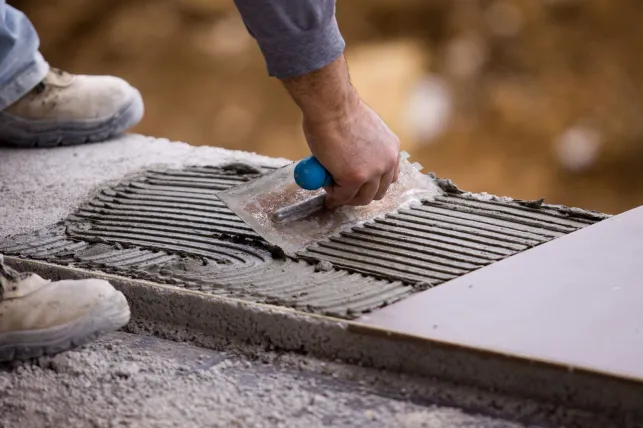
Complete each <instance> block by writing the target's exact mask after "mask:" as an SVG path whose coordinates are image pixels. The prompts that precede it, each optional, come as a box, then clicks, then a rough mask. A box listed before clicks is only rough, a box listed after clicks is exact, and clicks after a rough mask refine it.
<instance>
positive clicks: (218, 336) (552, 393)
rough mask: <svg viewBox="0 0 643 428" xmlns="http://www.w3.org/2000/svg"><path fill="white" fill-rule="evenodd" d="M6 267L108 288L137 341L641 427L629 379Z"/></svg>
mask: <svg viewBox="0 0 643 428" xmlns="http://www.w3.org/2000/svg"><path fill="white" fill-rule="evenodd" d="M5 261H6V262H7V263H8V264H9V265H11V266H12V267H14V268H16V269H19V270H23V271H31V272H36V273H38V274H40V275H42V276H44V277H48V278H51V279H79V278H88V277H94V278H104V279H107V280H109V281H110V282H111V283H112V284H113V285H114V286H115V287H116V288H117V289H119V290H120V291H122V292H123V293H124V294H125V296H126V297H127V299H128V301H129V303H130V306H131V309H132V314H133V317H132V321H131V322H130V325H128V327H127V330H128V331H132V332H135V333H138V334H148V335H155V336H159V337H163V338H166V339H172V340H176V341H189V342H193V343H196V344H198V345H200V346H204V347H209V348H213V349H218V348H222V347H225V346H226V344H229V343H242V344H245V345H251V346H259V347H264V348H268V349H276V350H282V351H289V352H295V353H303V354H306V355H309V356H313V357H316V358H319V359H323V360H329V361H342V362H345V363H348V364H352V365H357V366H365V367H370V368H375V369H383V370H386V371H389V372H395V373H402V374H406V375H411V376H413V377H414V379H417V377H418V376H421V377H425V378H427V380H429V379H430V380H433V379H438V380H440V381H446V382H452V383H455V384H457V385H460V386H463V387H470V388H475V390H476V391H478V392H477V393H474V394H473V395H476V394H477V395H478V396H480V398H479V403H477V404H474V405H473V407H476V408H480V409H484V410H485V411H486V412H487V413H488V412H495V413H498V416H504V417H511V418H514V419H517V420H526V421H529V422H530V423H552V422H555V423H556V425H557V426H561V423H563V424H564V426H566V427H571V426H582V427H588V428H589V427H590V426H594V425H595V422H596V421H599V420H600V422H596V426H600V427H607V426H611V425H612V424H614V426H626V427H637V426H643V399H642V398H643V384H641V383H637V382H633V381H629V380H627V379H618V378H613V377H607V376H603V375H600V374H595V373H589V372H585V371H573V370H567V369H566V368H563V367H559V366H553V365H548V364H543V363H539V362H534V361H527V360H521V359H517V358H510V357H507V356H503V355H498V354H492V353H489V352H481V351H478V350H473V349H465V348H462V347H457V346H453V345H449V344H444V343H437V342H431V341H427V340H422V339H420V338H416V337H411V336H407V335H403V334H399V333H396V332H393V331H386V330H383V329H379V328H374V327H371V326H367V325H363V324H359V323H356V322H352V321H344V320H339V319H333V318H328V317H324V316H320V315H314V314H309V313H303V312H298V311H296V310H293V309H288V308H280V307H274V306H270V305H265V304H258V303H251V302H245V301H241V300H236V299H232V298H228V297H221V296H212V295H208V294H205V293H201V292H198V291H191V290H184V289H177V288H176V287H172V286H166V285H162V284H156V283H152V282H147V281H141V280H131V279H127V278H123V277H118V276H114V275H109V274H102V273H97V272H89V271H85V270H82V269H77V268H69V267H63V266H58V265H52V264H48V263H44V262H35V261H31V260H23V259H19V258H15V257H5ZM480 394H482V395H480ZM485 394H492V395H491V396H486V395H485ZM494 394H500V396H501V397H502V400H505V401H506V400H509V402H511V401H512V400H513V401H514V402H515V401H516V400H519V401H520V402H521V403H523V404H524V403H525V401H524V400H536V401H537V402H538V403H539V404H538V408H539V410H538V411H537V412H534V410H533V409H534V407H533V405H532V406H523V405H520V404H515V405H513V406H509V407H507V406H502V405H499V404H498V401H497V399H494V398H493V397H494ZM507 394H511V395H512V396H513V397H507ZM483 397H484V398H483ZM427 399H430V400H434V399H435V397H427ZM449 399H454V400H455V402H453V403H445V404H450V405H459V406H465V407H471V406H472V403H471V402H468V403H458V402H457V401H458V400H459V398H458V397H455V396H453V397H450V398H449ZM543 409H548V410H545V411H543ZM596 418H598V419H596ZM581 421H582V422H581ZM590 421H591V422H590ZM608 422H609V423H608ZM639 423H641V425H637V424H639ZM606 424H608V425H606Z"/></svg>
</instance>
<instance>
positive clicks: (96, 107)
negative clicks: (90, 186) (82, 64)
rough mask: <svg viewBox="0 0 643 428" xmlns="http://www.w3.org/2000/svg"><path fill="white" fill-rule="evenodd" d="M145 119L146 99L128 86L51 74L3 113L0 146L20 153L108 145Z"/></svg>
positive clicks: (120, 82)
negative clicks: (106, 142)
mask: <svg viewBox="0 0 643 428" xmlns="http://www.w3.org/2000/svg"><path fill="white" fill-rule="evenodd" d="M142 117H143V100H142V98H141V94H140V93H139V92H138V90H136V89H135V88H133V87H132V86H130V85H129V84H128V83H127V82H125V81H124V80H122V79H120V78H117V77H112V76H85V75H73V74H69V73H66V72H64V71H61V70H58V69H56V68H51V69H50V70H49V73H48V74H47V76H46V77H45V79H44V80H43V81H42V82H40V83H39V84H38V85H36V87H35V88H33V89H32V90H31V91H30V92H29V93H28V94H27V95H25V96H24V97H22V98H20V99H19V100H18V101H16V102H15V103H13V104H11V105H10V106H9V107H7V108H6V109H4V110H3V111H0V141H1V142H4V143H7V144H11V145H14V146H18V147H51V146H62V145H73V144H82V143H87V142H92V141H103V140H106V139H109V138H110V137H113V136H116V135H118V134H121V133H123V132H125V131H126V130H127V129H129V128H131V127H132V126H134V125H136V124H137V123H138V122H139V121H140V120H141V118H142Z"/></svg>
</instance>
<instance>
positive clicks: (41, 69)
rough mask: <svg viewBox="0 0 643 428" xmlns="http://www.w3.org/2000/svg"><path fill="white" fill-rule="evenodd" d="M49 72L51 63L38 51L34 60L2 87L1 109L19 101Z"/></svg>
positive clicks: (0, 93)
mask: <svg viewBox="0 0 643 428" xmlns="http://www.w3.org/2000/svg"><path fill="white" fill-rule="evenodd" d="M48 72H49V63H47V61H45V59H44V58H43V56H42V54H41V53H40V52H36V53H35V55H34V59H33V61H32V62H31V63H30V64H29V65H28V66H27V67H25V68H24V69H23V70H21V71H20V72H18V73H16V75H15V76H13V78H11V81H10V82H9V83H8V84H6V85H3V87H2V89H0V110H4V109H5V108H7V107H9V106H10V105H11V104H13V103H14V102H16V101H18V100H19V99H20V98H22V97H23V96H24V95H26V94H27V93H28V92H29V91H31V90H32V89H33V88H35V87H36V85H37V84H38V83H40V82H42V80H43V79H44V78H45V76H46V75H47V73H48Z"/></svg>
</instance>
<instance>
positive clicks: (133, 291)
mask: <svg viewBox="0 0 643 428" xmlns="http://www.w3.org/2000/svg"><path fill="white" fill-rule="evenodd" d="M229 161H244V162H250V163H258V164H263V165H271V166H279V165H283V164H285V162H286V161H285V160H283V159H281V160H279V159H269V158H265V157H261V156H257V155H253V154H247V153H239V152H230V151H225V150H222V149H217V148H212V147H199V148H197V147H191V146H188V145H186V144H183V143H171V142H169V141H165V140H156V139H151V138H147V137H142V136H127V137H123V138H121V139H119V140H115V141H110V142H106V143H102V144H94V145H91V146H81V147H62V148H55V149H48V150H16V149H4V148H0V195H1V196H2V200H3V204H2V205H0V239H2V238H5V237H7V236H10V235H14V234H20V233H27V232H35V231H37V230H39V229H41V228H43V227H46V226H50V225H53V224H55V223H56V222H58V221H60V220H62V219H63V218H65V217H66V216H67V215H69V214H70V213H71V212H72V211H73V210H75V209H76V208H78V206H79V205H80V204H81V203H82V202H83V201H84V200H86V198H87V197H89V196H91V195H93V194H95V192H96V191H97V190H98V189H100V188H101V187H102V186H106V185H111V184H113V183H114V182H116V181H119V180H121V179H123V177H124V176H127V175H129V174H133V173H136V172H138V171H140V170H141V169H143V168H150V167H158V166H167V167H179V166H184V165H217V164H221V163H223V162H229ZM32 267H38V269H40V270H39V272H40V273H41V274H42V273H43V272H44V274H46V275H49V276H51V277H52V278H54V279H55V278H56V277H57V275H60V276H63V274H64V275H80V276H83V275H95V274H97V273H95V272H94V273H78V272H66V271H65V270H64V268H59V267H56V266H51V265H49V266H46V265H44V264H42V263H39V264H34V265H32ZM44 274H43V275H44ZM113 281H114V283H115V284H117V285H118V287H123V291H124V292H125V293H126V296H128V298H129V299H130V304H131V305H132V308H133V318H134V320H133V322H132V323H131V325H130V326H128V328H127V330H128V331H129V332H134V333H137V334H135V335H131V334H125V333H117V334H114V335H110V336H109V337H106V338H103V339H102V340H100V341H98V342H96V343H94V344H91V345H88V346H86V347H85V348H83V349H80V350H77V351H73V352H69V353H67V354H64V355H61V356H58V357H56V358H53V359H41V360H39V361H37V362H30V363H20V364H16V365H14V366H9V367H3V368H2V370H1V371H0V392H1V398H0V408H2V411H1V412H0V426H7V427H9V426H11V427H13V426H24V427H31V426H34V427H41V426H71V427H75V426H78V427H84V426H100V427H102V426H105V427H108V426H109V427H111V426H137V427H138V426H142V427H147V426H151V427H156V426H159V427H164V426H181V427H190V426H213V427H216V426H226V427H228V426H243V427H246V426H248V427H254V426H257V427H263V426H284V427H291V426H369V427H378V426H382V427H384V426H396V427H398V426H399V427H436V428H440V427H490V428H492V427H521V426H523V427H524V426H566V427H574V426H577V427H583V428H588V427H593V426H596V427H601V428H607V427H610V426H620V421H621V420H620V419H619V418H618V417H617V418H616V419H614V415H609V416H605V417H603V416H602V415H595V414H591V413H587V412H585V411H579V410H577V409H567V408H564V407H562V406H559V405H557V404H555V403H554V404H552V403H544V402H535V401H531V400H527V399H525V398H522V397H519V396H515V397H514V396H509V395H500V394H498V393H495V392H494V393H491V392H489V391H485V392H482V391H481V390H478V389H474V388H470V387H467V386H464V385H454V384H451V383H441V382H439V381H436V380H432V379H428V378H426V377H424V376H419V375H417V376H408V375H406V376H405V375H400V374H395V373H393V372H385V371H376V370H373V369H364V368H360V367H355V366H351V365H346V364H342V363H339V362H337V363H335V362H333V363H331V362H329V361H333V359H334V358H333V357H329V355H328V352H334V351H333V350H334V349H342V352H344V350H345V351H346V352H345V355H358V356H361V357H362V359H363V360H364V361H370V360H373V361H377V358H378V357H377V356H376V355H374V354H372V355H371V354H369V353H370V352H371V351H370V350H369V349H368V348H366V346H365V345H364V348H363V349H360V347H361V346H363V345H362V344H363V343H367V342H366V340H367V339H365V338H362V337H361V336H360V337H357V336H355V335H353V336H351V334H349V333H350V332H347V325H346V324H344V323H340V322H339V321H330V320H319V319H315V318H310V317H308V316H306V317H304V316H303V314H294V313H292V312H287V311H285V312H284V311H280V310H275V309H271V308H266V307H260V306H259V305H254V304H251V303H247V304H245V303H244V304H241V303H239V302H233V301H230V300H226V299H223V298H221V299H217V298H214V297H212V298H210V297H208V298H205V297H204V296H201V295H199V294H198V293H194V292H193V293H189V292H186V291H185V290H180V289H172V288H171V287H160V286H157V285H154V284H148V285H145V286H144V285H143V284H141V283H136V282H127V281H126V280H121V279H117V278H114V279H113ZM150 290H152V291H150ZM150 320H152V321H154V326H153V327H149V324H148V323H149V322H150ZM284 320H286V321H287V322H286V321H284ZM179 322H180V323H181V325H179ZM173 323H177V324H173ZM161 324H162V327H159V325H161ZM197 327H198V328H197ZM192 329H193V330H192ZM197 330H199V331H197ZM204 332H205V333H206V334H209V335H210V336H212V337H213V336H216V337H214V339H212V337H211V338H210V339H212V340H214V341H208V340H200V339H198V337H199V335H200V334H202V333H204ZM150 334H153V335H157V336H158V335H162V336H164V337H168V338H172V339H182V340H189V341H192V342H195V343H200V344H203V345H207V346H208V347H210V348H214V349H217V350H216V351H214V350H206V349H205V348H197V347H194V346H192V345H186V344H177V343H175V342H168V341H163V340H160V339H158V338H153V337H150V336H148V335H150ZM234 335H239V336H244V337H245V339H248V337H252V338H253V340H251V341H252V342H253V343H254V344H255V345H257V344H258V345H259V347H257V346H255V347H254V348H252V349H251V350H248V349H247V348H244V347H243V346H240V345H239V342H238V341H239V340H242V339H241V338H240V337H233V336H234ZM333 335H336V336H337V335H339V337H341V340H336V337H335V336H333ZM364 337H365V336H364ZM245 339H244V340H245ZM298 341H300V342H301V343H302V344H301V345H300V344H298ZM333 342H336V343H334V344H333ZM275 344H279V346H280V347H281V351H280V352H277V351H276V350H275V348H274V346H276V345H275ZM306 344H307V345H306ZM386 346H388V347H389V348H388V349H387V350H386V352H388V354H387V358H389V354H390V356H392V357H391V358H397V360H396V361H397V362H396V363H395V364H397V365H398V366H399V364H400V361H403V360H400V358H405V357H408V358H409V360H410V361H413V364H412V365H414V366H417V367H422V364H424V363H425V362H426V363H427V364H429V365H430V364H431V363H432V360H436V361H437V365H436V366H435V367H438V368H439V367H441V366H440V364H443V362H446V363H447V364H448V363H449V361H452V360H453V358H452V357H453V356H457V353H455V354H453V356H452V355H451V354H450V353H449V352H450V351H449V352H447V351H443V350H440V349H435V350H434V352H432V353H431V354H427V353H426V350H421V352H420V351H417V352H419V353H418V354H417V355H413V356H411V353H409V352H407V350H414V349H416V348H413V347H412V345H408V346H407V345H402V344H400V345H399V346H395V347H391V345H390V344H388V345H386ZM285 349H290V350H295V349H297V350H299V351H302V350H308V349H321V350H324V351H326V354H324V352H322V353H321V354H324V355H325V357H326V358H329V361H321V360H318V359H314V358H311V357H302V356H298V355H296V354H293V353H288V352H283V351H284V350H285ZM417 349H420V348H417ZM414 352H415V351H414ZM313 353H314V352H313ZM456 359H457V358H456ZM425 360H426V361H425ZM395 364H389V365H393V366H394V365H395ZM457 364H458V363H456V365H455V366H453V367H455V368H457V367H458V366H457ZM493 364H496V368H497V369H498V370H499V372H501V373H503V372H505V371H506V372H507V377H511V376H512V375H513V372H512V370H513V369H512V368H511V367H514V366H515V364H514V365H513V366H512V365H511V364H509V363H506V364H507V366H506V367H505V366H503V364H504V363H495V362H494V363H492V365H493ZM512 364H513V363H512ZM384 366H386V364H384ZM453 367H452V368H451V369H450V370H453ZM480 367H482V366H480ZM436 370H437V369H436ZM462 370H463V373H464V374H463V375H462V376H461V378H464V377H466V376H469V378H470V379H471V381H472V383H475V382H473V380H475V379H473V377H480V378H482V379H484V378H486V377H487V376H489V375H488V373H486V372H477V373H478V374H477V375H476V374H475V373H476V366H474V365H468V366H462ZM403 371H404V370H403ZM438 372H439V370H438ZM510 372H511V374H510ZM516 379H523V378H520V377H518V378H516ZM524 379H528V377H527V378H524ZM513 382H517V381H513ZM520 382H524V380H520ZM433 403H438V404H439V405H440V406H435V405H433ZM445 405H447V406H451V407H444V406H445ZM454 407H457V408H454ZM463 409H475V410H476V412H478V414H477V415H476V414H470V413H465V412H464V410H463ZM480 414H487V415H494V417H495V418H492V417H485V416H481V415H480ZM617 416H618V415H617ZM509 419H512V420H519V421H521V422H522V423H524V424H526V425H519V424H517V423H514V422H509ZM530 423H531V424H539V425H529V424H530ZM630 426H634V425H630Z"/></svg>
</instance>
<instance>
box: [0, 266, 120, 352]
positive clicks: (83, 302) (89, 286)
mask: <svg viewBox="0 0 643 428" xmlns="http://www.w3.org/2000/svg"><path fill="white" fill-rule="evenodd" d="M129 318H130V311H129V306H128V304H127V301H126V300H125V296H123V294H122V293H121V292H119V291H116V290H115V289H114V288H113V287H112V286H111V285H110V284H109V282H107V281H104V280H100V279H83V280H76V281H73V280H70V281H55V282H51V281H49V280H45V279H43V278H41V277H40V276H38V275H36V274H32V273H28V274H25V273H18V272H16V271H15V270H13V269H11V268H9V267H8V266H5V265H4V264H3V263H2V258H1V256H0V362H5V361H10V360H13V359H29V358H35V357H40V356H42V355H54V354H57V353H59V352H63V351H66V350H69V349H71V348H74V347H76V346H80V345H82V344H84V343H86V342H89V341H91V340H93V339H94V338H96V337H97V336H99V335H101V334H102V333H105V332H109V331H113V330H117V329H119V328H120V327H122V326H124V325H125V324H127V322H128V321H129Z"/></svg>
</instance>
